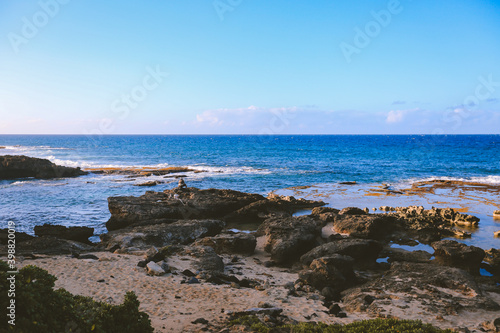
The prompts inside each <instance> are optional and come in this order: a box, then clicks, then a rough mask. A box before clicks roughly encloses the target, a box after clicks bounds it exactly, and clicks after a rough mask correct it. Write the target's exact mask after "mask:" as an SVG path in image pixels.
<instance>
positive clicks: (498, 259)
mask: <svg viewBox="0 0 500 333" xmlns="http://www.w3.org/2000/svg"><path fill="white" fill-rule="evenodd" d="M485 253H486V256H485V258H484V261H486V262H487V263H488V265H489V269H488V270H489V271H490V272H491V273H492V274H494V275H496V276H499V277H500V250H498V249H489V250H488V251H486V252H485Z"/></svg>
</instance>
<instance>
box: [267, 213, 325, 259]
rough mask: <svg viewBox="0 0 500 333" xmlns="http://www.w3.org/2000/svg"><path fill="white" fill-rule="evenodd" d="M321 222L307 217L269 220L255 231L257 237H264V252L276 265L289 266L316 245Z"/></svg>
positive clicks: (319, 234)
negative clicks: (268, 254) (269, 255)
mask: <svg viewBox="0 0 500 333" xmlns="http://www.w3.org/2000/svg"><path fill="white" fill-rule="evenodd" d="M322 227H323V225H322V224H321V222H319V221H317V220H315V219H313V218H310V217H307V216H299V217H288V218H270V219H267V220H266V221H264V222H263V223H262V224H261V225H260V226H259V229H258V230H257V235H265V236H266V242H265V244H264V250H265V251H266V252H268V253H270V254H271V259H272V260H274V261H275V262H276V263H278V264H289V263H292V262H294V261H296V260H297V259H299V258H300V256H301V255H302V254H304V253H305V252H307V251H309V250H310V249H312V248H313V247H315V246H316V245H318V242H317V238H319V237H320V236H321V228H322Z"/></svg>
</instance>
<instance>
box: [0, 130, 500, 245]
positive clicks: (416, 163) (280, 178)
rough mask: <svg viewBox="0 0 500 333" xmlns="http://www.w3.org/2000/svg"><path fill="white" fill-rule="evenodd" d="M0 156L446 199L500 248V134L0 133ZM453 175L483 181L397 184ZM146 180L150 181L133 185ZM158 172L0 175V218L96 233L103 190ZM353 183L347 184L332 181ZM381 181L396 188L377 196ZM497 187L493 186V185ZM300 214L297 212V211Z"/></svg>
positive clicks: (342, 203)
mask: <svg viewBox="0 0 500 333" xmlns="http://www.w3.org/2000/svg"><path fill="white" fill-rule="evenodd" d="M0 147H5V148H3V149H0V154H1V155H17V154H19V155H27V156H31V157H39V158H46V159H49V160H50V161H52V162H54V163H56V164H60V165H66V166H72V167H77V166H78V167H81V168H82V169H87V168H106V167H146V166H147V167H154V168H161V167H171V166H176V167H177V166H182V167H189V168H191V169H195V170H200V171H203V172H197V173H194V172H187V173H184V174H185V175H186V176H187V177H186V178H185V181H186V183H187V184H188V186H194V187H198V188H228V189H233V190H239V191H245V192H255V193H260V194H264V195H265V194H267V193H269V192H271V191H275V192H276V193H279V194H292V195H295V196H296V197H306V198H309V199H314V198H315V199H319V200H323V201H325V202H327V203H328V205H329V206H332V207H335V208H343V207H346V206H358V207H361V208H364V207H369V208H370V209H372V208H374V207H379V206H381V205H389V206H403V205H405V206H407V205H413V204H418V205H423V206H425V207H426V208H430V207H432V206H435V207H454V208H458V209H461V210H462V211H464V212H468V213H469V214H473V215H476V216H478V217H480V218H481V222H480V227H479V229H478V230H473V231H472V233H473V235H472V238H470V239H466V240H461V241H463V242H465V243H468V244H474V245H478V246H481V247H483V248H490V247H496V248H500V239H498V238H497V239H495V238H493V235H492V233H493V231H496V230H500V221H499V220H495V219H493V216H492V212H493V211H494V210H496V209H500V200H499V198H500V194H499V191H498V188H500V159H499V156H500V135H280V136H251V135H224V136H222V135H220V136H219V135H113V136H84V135H81V136H78V135H0ZM433 179H442V180H462V181H472V182H477V183H482V184H488V185H492V186H491V188H490V189H489V190H484V189H482V190H477V189H474V188H466V189H463V188H462V189H455V190H448V191H447V190H445V189H444V190H442V191H441V190H440V191H441V192H435V193H429V194H421V195H418V196H407V195H398V194H397V191H398V190H399V189H403V188H408V187H411V184H412V183H414V182H417V181H424V180H433ZM149 180H160V181H162V182H163V183H162V184H159V185H157V186H155V187H139V186H134V185H136V184H139V183H144V182H145V181H149ZM177 182H178V180H177V179H175V178H172V177H170V178H164V177H163V176H151V177H136V178H127V176H125V175H116V174H114V175H105V174H92V173H91V174H89V175H87V176H82V177H78V178H66V179H53V180H37V179H17V180H2V181H0V221H3V222H2V223H4V224H6V222H7V221H9V220H12V221H15V222H16V224H17V227H18V231H24V232H28V233H33V227H34V226H35V225H39V224H43V223H50V224H60V225H66V226H83V225H84V226H91V227H94V228H95V229H96V234H100V233H103V232H105V231H106V230H105V227H104V223H105V222H106V221H107V220H108V218H109V216H110V214H109V211H108V208H107V200H106V199H107V198H108V197H109V196H119V195H134V196H138V195H141V194H144V193H145V191H146V190H154V191H162V190H165V189H169V188H173V187H175V186H176V185H177ZM343 182H356V184H351V185H349V184H341V183H343ZM381 186H383V187H385V188H390V189H393V190H394V191H395V192H394V193H396V194H394V193H392V194H380V193H379V192H377V189H378V188H380V187H381ZM495 188H496V190H495ZM304 213H306V212H304Z"/></svg>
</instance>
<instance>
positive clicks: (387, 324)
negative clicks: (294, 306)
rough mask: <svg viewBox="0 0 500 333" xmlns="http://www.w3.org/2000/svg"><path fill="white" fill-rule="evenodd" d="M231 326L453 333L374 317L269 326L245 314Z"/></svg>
mask: <svg viewBox="0 0 500 333" xmlns="http://www.w3.org/2000/svg"><path fill="white" fill-rule="evenodd" d="M230 325H231V326H234V325H243V326H245V327H247V328H248V329H249V330H250V331H252V332H259V333H379V332H386V333H397V332H399V333H403V332H404V333H451V332H453V331H451V330H441V329H439V328H436V327H434V326H432V325H429V324H424V323H422V322H421V321H419V320H398V319H372V320H363V321H358V322H354V323H351V324H348V325H339V324H334V325H326V324H323V323H299V324H297V325H283V326H278V327H269V326H267V325H266V324H265V323H263V322H261V321H260V320H259V319H258V318H257V317H256V316H244V317H241V318H238V319H235V320H233V321H231V323H230Z"/></svg>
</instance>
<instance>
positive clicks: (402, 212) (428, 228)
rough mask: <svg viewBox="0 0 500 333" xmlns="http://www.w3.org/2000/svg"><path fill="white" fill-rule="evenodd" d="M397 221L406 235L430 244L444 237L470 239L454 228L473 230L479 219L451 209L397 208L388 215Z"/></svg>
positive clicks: (467, 234)
mask: <svg viewBox="0 0 500 333" xmlns="http://www.w3.org/2000/svg"><path fill="white" fill-rule="evenodd" d="M388 216H393V217H394V218H396V219H397V220H398V225H399V226H400V227H401V228H402V229H403V230H404V232H405V233H406V234H407V235H410V236H413V237H416V238H417V239H418V240H420V241H421V242H423V243H430V242H434V241H438V240H441V239H443V238H444V237H462V238H465V237H470V233H467V232H463V231H461V230H459V229H456V228H455V227H456V226H468V227H470V228H474V227H476V226H477V224H478V221H479V219H478V218H477V217H475V216H472V215H467V214H461V213H459V212H457V211H455V210H453V209H451V208H445V209H441V208H432V209H428V210H426V209H424V208H423V207H422V206H410V207H398V208H396V212H394V213H389V214H388Z"/></svg>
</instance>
